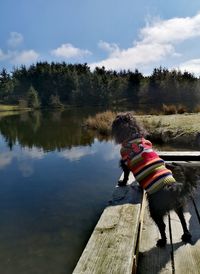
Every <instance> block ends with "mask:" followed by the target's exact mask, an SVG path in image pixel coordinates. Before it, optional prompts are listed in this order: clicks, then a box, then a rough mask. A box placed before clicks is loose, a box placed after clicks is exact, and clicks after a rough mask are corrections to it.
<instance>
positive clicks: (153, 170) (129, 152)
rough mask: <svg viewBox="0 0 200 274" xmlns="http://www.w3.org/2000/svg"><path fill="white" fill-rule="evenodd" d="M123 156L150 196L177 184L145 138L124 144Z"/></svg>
mask: <svg viewBox="0 0 200 274" xmlns="http://www.w3.org/2000/svg"><path fill="white" fill-rule="evenodd" d="M121 156H122V159H123V160H124V161H125V163H126V164H127V165H128V167H129V169H130V170H131V171H132V172H133V175H134V176H135V178H136V180H137V181H138V182H139V184H140V185H141V187H142V188H143V189H145V190H146V192H147V193H148V194H152V193H154V192H156V191H158V190H159V189H161V188H162V187H163V186H164V185H165V184H172V183H174V182H175V179H174V178H173V176H172V172H171V170H169V169H167V168H166V167H165V164H164V160H163V159H161V158H160V157H159V156H158V154H157V153H156V152H155V151H154V150H153V149H152V143H151V142H150V141H148V140H146V139H144V138H143V137H141V138H136V139H133V140H131V141H129V142H125V143H123V144H122V148H121Z"/></svg>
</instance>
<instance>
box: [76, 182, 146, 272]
mask: <svg viewBox="0 0 200 274" xmlns="http://www.w3.org/2000/svg"><path fill="white" fill-rule="evenodd" d="M132 180H133V177H130V180H129V184H130V183H131V182H132ZM141 199H142V193H141V191H140V190H139V188H138V187H137V186H133V185H128V186H126V187H116V189H115V191H114V193H113V200H112V202H111V203H112V205H111V206H108V207H107V208H106V209H105V210H104V212H103V214H102V216H101V218H100V220H99V222H98V223H97V225H96V227H95V229H94V231H93V233H92V235H91V237H90V239H89V242H88V244H87V246H86V248H85V250H84V252H83V254H82V256H81V258H80V260H79V262H78V264H77V266H76V268H75V269H74V272H73V273H74V274H83V273H84V274H86V273H87V274H90V273H93V274H106V273H109V274H111V273H113V274H114V273H115V274H116V273H117V274H131V273H132V270H133V263H134V253H135V246H136V242H137V235H138V226H139V216H140V209H141Z"/></svg>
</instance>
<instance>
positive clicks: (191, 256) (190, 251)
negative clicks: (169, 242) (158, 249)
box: [170, 201, 200, 274]
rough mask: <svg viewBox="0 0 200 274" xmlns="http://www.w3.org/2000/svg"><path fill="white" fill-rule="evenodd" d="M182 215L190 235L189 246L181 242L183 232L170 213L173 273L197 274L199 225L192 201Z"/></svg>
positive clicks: (176, 219)
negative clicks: (190, 241)
mask: <svg viewBox="0 0 200 274" xmlns="http://www.w3.org/2000/svg"><path fill="white" fill-rule="evenodd" d="M184 215H185V218H186V221H187V225H188V227H189V230H190V232H191V234H192V243H191V244H189V243H187V244H184V243H183V242H182V240H181V235H182V234H183V231H182V227H181V224H180V221H179V219H178V216H177V215H176V214H175V213H174V212H172V213H170V218H171V225H172V237H173V250H174V263H175V264H174V268H175V273H176V274H184V273H187V274H194V273H195V274H198V273H200V224H199V220H198V218H197V215H196V211H195V208H194V206H193V202H192V201H191V202H190V203H189V205H188V208H187V210H186V212H185V214H184Z"/></svg>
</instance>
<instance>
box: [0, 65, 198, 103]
mask: <svg viewBox="0 0 200 274" xmlns="http://www.w3.org/2000/svg"><path fill="white" fill-rule="evenodd" d="M0 103H8V104H20V105H22V106H29V107H32V108H39V107H51V108H57V107H62V106H63V105H65V106H66V105H75V106H113V105H129V106H134V107H136V106H142V105H143V106H146V105H152V107H155V106H156V105H157V106H159V105H162V104H183V105H185V106H187V107H188V108H194V107H195V106H196V105H197V104H200V79H199V78H197V77H195V76H194V75H193V74H191V73H189V72H187V71H185V72H181V71H179V70H168V69H166V68H162V67H160V68H155V69H154V70H153V72H152V74H151V75H150V76H144V75H143V74H142V73H141V72H139V71H138V70H137V69H136V70H135V71H130V70H128V71H125V70H123V71H120V72H116V71H114V70H106V69H105V68H104V67H101V68H99V67H96V68H95V70H94V71H91V70H90V67H89V66H88V65H87V64H86V63H85V64H66V63H64V62H63V63H54V62H52V63H48V62H38V63H36V64H33V65H31V66H30V67H25V66H21V67H19V68H14V69H13V71H12V72H10V73H8V72H7V71H6V69H5V68H3V69H2V70H1V71H0Z"/></svg>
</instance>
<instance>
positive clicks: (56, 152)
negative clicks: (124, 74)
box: [0, 108, 171, 274]
mask: <svg viewBox="0 0 200 274" xmlns="http://www.w3.org/2000/svg"><path fill="white" fill-rule="evenodd" d="M99 111H100V110H99V109H97V108H96V109H93V108H91V109H88V108H87V109H83V108H76V109H75V108H74V109H73V108H72V109H69V110H65V111H43V112H40V111H35V112H23V113H21V114H17V113H16V114H15V115H10V116H5V117H3V116H2V115H1V116H0V181H1V182H0V184H1V188H0V216H1V221H0V273H2V274H44V273H45V274H64V273H65V274H69V273H72V271H73V269H74V267H75V265H76V263H77V261H78V259H79V257H80V255H81V253H82V251H83V249H84V247H85V245H86V243H87V241H88V239H89V237H90V235H91V233H92V230H93V229H94V227H95V225H96V223H97V221H98V219H99V217H100V215H101V213H102V211H103V209H104V208H105V206H106V205H107V204H108V201H109V199H110V198H111V195H112V192H113V188H114V186H115V185H116V182H117V180H118V178H119V176H120V174H121V171H120V169H119V165H118V161H119V146H116V145H115V144H114V142H113V141H112V140H110V139H109V138H102V137H98V136H96V135H95V133H94V132H91V131H86V130H85V129H84V127H83V121H84V120H85V119H86V118H87V117H88V116H89V115H91V116H92V115H94V114H95V113H96V112H99ZM164 149H165V150H169V149H171V148H170V147H165V148H164Z"/></svg>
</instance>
